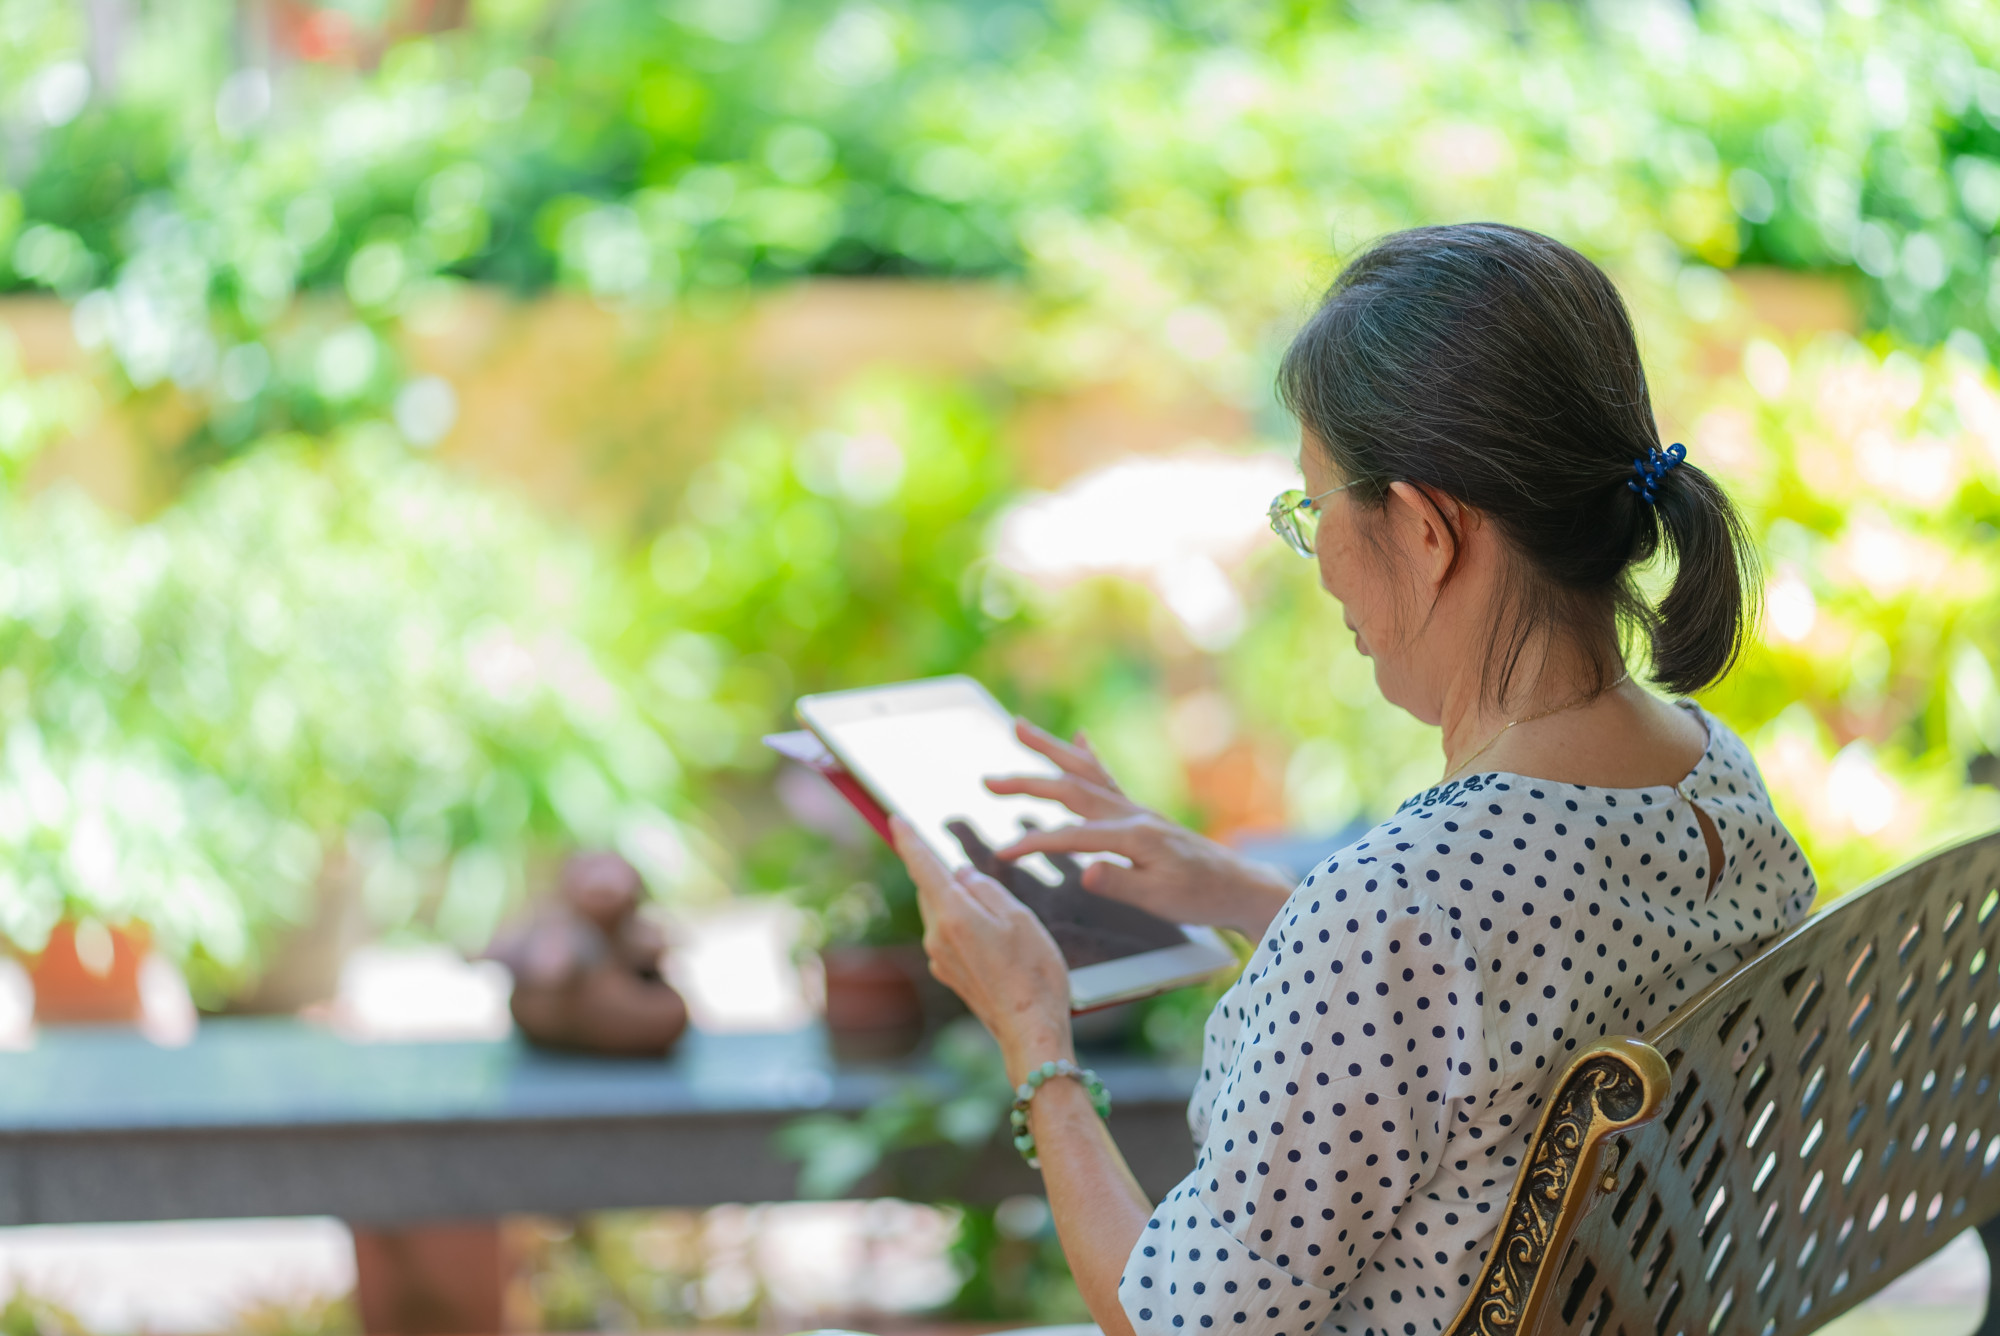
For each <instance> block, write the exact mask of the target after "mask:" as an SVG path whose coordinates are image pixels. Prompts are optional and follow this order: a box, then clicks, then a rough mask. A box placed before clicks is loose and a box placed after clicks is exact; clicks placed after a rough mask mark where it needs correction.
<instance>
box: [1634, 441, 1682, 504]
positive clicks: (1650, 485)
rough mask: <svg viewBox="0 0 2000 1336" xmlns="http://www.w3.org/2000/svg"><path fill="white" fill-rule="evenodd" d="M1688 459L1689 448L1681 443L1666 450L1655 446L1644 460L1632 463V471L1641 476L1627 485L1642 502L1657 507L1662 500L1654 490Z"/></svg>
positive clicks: (1677, 442) (1674, 444) (1675, 443)
mask: <svg viewBox="0 0 2000 1336" xmlns="http://www.w3.org/2000/svg"><path fill="white" fill-rule="evenodd" d="M1687 457H1688V451H1687V447H1686V446H1684V445H1682V444H1681V443H1680V442H1679V441H1675V442H1674V443H1673V444H1672V445H1670V446H1668V447H1667V448H1666V449H1664V450H1662V449H1660V447H1659V446H1657V445H1656V446H1653V447H1652V448H1651V449H1649V450H1647V451H1646V457H1645V458H1644V459H1635V460H1633V461H1632V471H1633V472H1634V473H1636V474H1638V475H1639V476H1638V477H1636V478H1633V479H1631V480H1630V481H1628V482H1627V483H1626V484H1625V485H1626V486H1627V487H1630V488H1631V489H1632V490H1633V491H1635V492H1637V493H1638V494H1639V499H1640V500H1641V501H1644V502H1645V503H1646V504H1647V505H1649V506H1656V505H1658V504H1659V503H1660V498H1659V495H1658V493H1657V492H1656V491H1655V490H1654V489H1655V488H1657V487H1658V486H1659V485H1660V479H1662V478H1664V477H1666V476H1667V475H1668V474H1669V473H1671V472H1673V471H1674V468H1675V467H1676V466H1677V465H1679V464H1680V462H1681V461H1682V460H1684V459H1686V458H1687Z"/></svg>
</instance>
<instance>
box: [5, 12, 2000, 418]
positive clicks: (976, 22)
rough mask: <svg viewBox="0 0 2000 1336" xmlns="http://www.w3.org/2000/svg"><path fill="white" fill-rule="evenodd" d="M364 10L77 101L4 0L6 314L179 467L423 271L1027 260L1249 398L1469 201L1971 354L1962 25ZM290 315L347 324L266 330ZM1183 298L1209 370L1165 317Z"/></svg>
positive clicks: (357, 368)
mask: <svg viewBox="0 0 2000 1336" xmlns="http://www.w3.org/2000/svg"><path fill="white" fill-rule="evenodd" d="M401 10H402V7H401V6H397V5H377V6H367V7H363V8H362V9H354V8H352V7H348V8H345V9H343V8H342V7H339V6H329V7H327V8H326V10H325V11H324V12H326V13H329V14H333V15H335V16H337V17H339V18H341V20H342V22H343V24H344V27H342V28H341V31H345V32H349V33H350V39H349V41H348V42H347V44H346V45H345V46H341V45H339V44H337V43H336V44H334V45H333V46H331V47H327V48H325V49H320V48H310V49H308V48H307V47H305V46H303V45H300V44H297V43H295V45H298V46H300V49H294V50H289V51H287V50H283V49H280V50H276V51H268V50H267V51H265V52H262V53H259V52H258V51H257V48H258V46H259V44H260V43H261V44H263V45H264V46H266V47H269V46H270V45H272V42H271V39H270V37H269V36H268V35H262V36H260V33H259V29H258V26H257V22H256V21H255V20H254V19H253V18H252V17H251V16H252V15H254V14H256V13H257V12H259V11H258V10H257V9H256V7H250V8H242V7H239V6H236V5H233V4H225V3H223V2H222V0H194V2H192V3H188V4H182V5H176V6H172V7H166V6H147V7H143V8H137V9H133V8H130V7H127V8H126V9H124V10H121V11H120V12H121V13H124V14H125V17H124V18H123V19H121V20H118V22H119V23H121V24H123V25H124V28H123V30H120V31H117V32H113V33H109V34H98V39H97V40H98V43H99V45H100V46H105V45H110V46H118V47H121V48H122V49H124V50H126V51H127V52H128V53H129V54H128V55H127V56H126V57H125V58H124V59H123V60H122V61H121V62H120V63H119V65H118V73H117V75H116V78H115V79H113V80H110V81H109V83H110V86H108V87H105V86H97V85H94V83H93V68H96V70H97V72H96V76H95V77H96V79H97V80H99V81H100V83H101V82H102V81H104V77H105V71H104V70H103V68H101V67H102V66H103V65H104V62H103V61H102V60H98V61H97V62H95V66H93V63H92V61H91V60H90V59H89V55H90V53H89V52H87V51H86V50H85V47H86V44H87V41H88V39H89V37H90V34H89V33H87V32H86V31H85V27H84V25H85V19H84V17H83V11H82V10H81V9H78V8H76V7H73V6H70V5H67V4H63V3H59V0H21V3H19V4H16V5H13V6H10V17H9V21H8V23H7V24H6V25H5V27H4V29H0V73H4V74H5V75H6V76H8V78H7V80H6V81H7V82H8V83H9V84H10V85H11V86H14V87H16V88H18V89H19V90H20V96H19V97H18V98H17V99H16V105H15V106H14V107H13V108H12V109H11V112H10V115H11V117H12V119H13V121H14V122H15V124H16V127H17V129H18V130H19V132H20V133H21V135H22V137H23V138H22V148H21V150H20V151H19V152H17V153H16V154H15V155H14V156H15V161H14V164H13V165H12V167H11V169H10V171H9V172H8V176H9V178H10V182H11V189H9V190H7V191H6V192H5V193H4V194H0V286H16V287H23V288H30V289H48V290H53V291H56V292H59V293H61V294H63V295H64V296H66V297H69V298H71V299H74V300H77V301H79V302H81V303H83V306H82V309H81V311H80V314H79V328H80V329H82V330H84V331H86V332H87V333H88V334H89V335H90V336H91V337H93V338H96V339H99V340H102V341H104V342H105V343H106V344H108V345H109V346H110V347H111V348H112V349H113V350H114V351H115V352H116V353H117V355H118V358H119V361H120V363H121V365H122V367H123V368H124V372H125V374H126V376H127V377H128V378H129V379H130V381H131V383H132V384H133V385H134V386H137V387H139V388H141V389H143V388H146V387H149V386H153V385H157V384H160V383H162V382H165V381H168V380H171V381H173V382H175V383H178V384H180V385H182V386H184V387H188V388H191V389H197V390H201V391H204V392H205V393H207V394H208V395H209V396H210V397H211V398H212V400H213V411H212V412H211V413H209V414H208V415H207V416H206V417H205V418H204V419H203V420H202V422H201V424H200V426H199V427H198V429H197V430H196V431H195V433H194V436H193V438H192V439H191V440H190V442H189V444H190V446H191V447H195V448H197V449H221V450H233V449H236V448H240V447H241V446H242V445H244V444H246V443H247V442H249V441H252V440H254V439H257V438H258V437H259V436H260V435H261V434H262V433H264V432H267V431H272V430H283V429H292V428H298V429H303V430H308V431H312V430H321V429H324V428H325V427H327V426H329V425H332V424H333V423H335V422H337V421H340V420H343V419H345V418H348V417H352V416H354V415H355V414H357V413H368V412H379V411H381V410H382V409H383V408H384V407H385V405H387V404H388V403H389V402H390V400H392V399H393V396H394V394H395V392H396V391H397V389H398V385H399V377H398V373H397V369H396V355H395V352H394V340H393V339H387V338H382V337H379V336H381V335H383V334H384V333H386V332H388V331H390V330H391V329H392V328H393V326H394V324H395V322H396V321H397V319H398V317H399V315H400V314H401V313H402V312H403V311H404V310H405V309H406V308H407V306H408V304H409V303H410V302H411V301H412V299H413V298H415V297H417V296H420V295H421V293H422V292H423V291H424V290H425V288H426V286H427V285H430V284H432V283H434V282H437V281H440V280H458V279H471V280H477V281H482V282H495V283H501V284H505V285H508V286H510V287H513V288H515V289H518V290H523V291H527V290H534V289H538V288H541V287H544V286H546V285H548V284H550V283H555V282H565V283H572V284H575V285H577V286H579V287H581V288H584V289H586V290H588V291H591V292H593V293H596V294H598V295H600V296H602V297H605V298H607V299H616V300H660V299H667V298H671V297H674V296H676V295H677V294H681V293H685V292H688V291H694V290H703V289H710V290H716V289H720V290H727V289H732V288H735V287H737V286H739V285H741V284H742V283H744V282H745V281H746V280H748V281H757V282H769V281H777V280H782V279H786V278H790V277H793V276H796V275H800V274H807V273H835V274H910V273H916V274H933V275H940V274H942V275H955V276H989V275H996V274H1010V275H1018V276H1022V277H1025V278H1027V279H1028V280H1029V281H1030V282H1031V284H1032V285H1033V286H1034V288H1035V289H1036V290H1037V292H1038V293H1039V294H1040V295H1041V296H1042V297H1043V298H1044V299H1045V300H1046V301H1047V302H1048V303H1050V304H1051V306H1052V307H1054V308H1057V309H1060V308H1063V307H1066V306H1071V305H1075V304H1078V303H1081V304H1083V305H1085V306H1090V307H1094V308H1098V309H1097V310H1095V311H1094V312H1093V313H1094V314H1100V315H1101V314H1103V313H1104V309H1103V308H1111V309H1113V310H1116V311H1120V312H1122V313H1123V314H1124V315H1125V317H1126V318H1127V319H1128V320H1129V322H1130V328H1131V329H1132V331H1134V332H1135V333H1140V334H1146V333H1150V334H1151V336H1152V337H1154V338H1155V339H1163V340H1164V341H1165V342H1167V343H1170V344H1172V343H1178V344H1180V345H1181V347H1182V351H1184V352H1186V351H1188V350H1189V349H1190V348H1192V349H1193V350H1194V351H1195V352H1196V353H1197V354H1198V355H1196V356H1195V357H1193V358H1192V360H1194V361H1197V362H1199V363H1201V364H1203V366H1204V367H1205V368H1206V371H1207V372H1208V374H1211V375H1214V376H1216V377H1217V378H1218V379H1219V380H1221V381H1225V382H1229V383H1231V384H1232V385H1233V386H1234V388H1236V389H1237V390H1239V391H1240V392H1244V393H1252V394H1256V395H1257V396H1258V397H1260V398H1261V383H1260V380H1259V377H1258V376H1257V375H1255V374H1246V373H1254V371H1255V368H1256V366H1257V365H1258V359H1257V357H1256V356H1255V354H1256V352H1257V351H1258V349H1259V346H1260V341H1261V340H1263V339H1266V338H1268V337H1269V335H1270V332H1271V331H1270V329H1269V322H1270V321H1271V320H1272V319H1274V318H1275V319H1278V320H1280V321H1282V320H1283V319H1285V318H1287V317H1289V316H1290V315H1291V314H1292V311H1293V308H1294V307H1295V304H1296V299H1297V294H1298V292H1299V289H1300V286H1301V283H1302V281H1303V279H1304V277H1305V276H1306V275H1308V274H1310V273H1312V272H1313V271H1314V270H1315V268H1323V267H1324V265H1325V262H1326V259H1327V253H1328V243H1329V242H1330V241H1331V242H1332V243H1333V245H1334V246H1335V247H1345V246H1347V245H1350V244H1352V243H1353V242H1354V241H1356V240H1359V239H1361V238H1364V237H1366V236H1369V235H1372V234H1374V233H1377V232H1380V231H1383V230H1387V229H1389V228H1393V227H1397V226H1403V225H1407V224H1410V223H1415V222H1420V221H1426V220H1430V219H1435V218H1439V217H1453V216H1466V215H1467V214H1487V215H1492V216H1501V217H1506V218H1509V219H1510V220H1514V221H1518V222H1521V223H1524V224H1526V225H1529V226H1536V227H1540V228H1543V229H1544V230H1548V231H1551V232H1554V233H1556V234H1558V235H1562V236H1565V237H1568V238H1570V239H1572V240H1573V241H1576V242H1577V243H1578V244H1580V245H1582V246H1584V247H1585V248H1587V249H1589V250H1590V251H1592V252H1593V253H1594V254H1597V255H1599V256H1600V257H1605V258H1609V259H1612V260H1614V261H1616V260H1619V259H1620V258H1621V257H1632V256H1637V255H1640V254H1642V253H1648V252H1659V253H1660V254H1661V255H1663V256H1664V257H1666V258H1668V259H1671V260H1674V261H1689V262H1695V263H1697V264H1699V265H1701V266H1714V267H1727V266H1731V265H1734V264H1737V263H1739V262H1745V261H1750V262H1768V263H1775V264H1779V265H1783V266H1788V267H1794V268H1802V269H1811V270H1821V271H1823V270H1837V271H1844V272H1848V273H1852V274H1854V275H1855V276H1856V278H1857V279H1858V280H1859V282H1860V283H1861V285H1862V287H1863V289H1864V290H1865V292H1866V293H1867V294H1868V302H1869V305H1870V308H1871V315H1872V317H1873V319H1874V321H1875V322H1876V323H1877V324H1879V325H1881V326H1883V327H1885V328H1889V329H1893V330H1895V331H1896V332H1898V333H1899V334H1901V335H1902V336H1904V337H1906V338H1908V339H1911V340H1913V341H1915V342H1916V343H1918V344H1923V345H1928V344H1931V343H1935V342H1938V341H1940V340H1942V339H1943V338H1944V337H1945V336H1946V334H1948V333H1949V332H1950V331H1951V330H1953V329H1960V328H1962V329H1965V330H1967V331H1969V332H1970V333H1971V334H1973V335H1975V336H1978V337H1980V338H1986V337H1990V336H1991V335H1992V334H1993V331H1994V329H1995V309H1994V301H1993V293H1994V289H1993V287H1992V285H1991V283H1990V282H1989V279H1988V274H1989V259H1988V256H1989V252H1990V250H1991V246H1990V241H1991V238H1992V236H1993V233H1994V229H1995V226H1996V224H2000V129H1996V128H1995V125H1996V120H2000V69H1996V63H2000V33H1996V28H1995V24H1994V22H1993V19H1992V15H1991V13H1990V10H1989V9H1988V7H1986V6H1984V5H1980V4H1976V3H1971V2H1970V0H1956V2H1954V3H1939V4H1934V5H1927V6H1923V7H1921V8H1911V7H1907V6H1889V5H1878V4H1876V3H1873V0H1869V3H1850V4H1839V5H1828V6H1820V5H1770V4H1765V3H1761V2H1760V0H1728V2H1726V3H1712V4H1706V5H1703V6H1701V7H1700V9H1699V11H1698V13H1694V14H1691V13H1690V12H1689V11H1688V10H1686V9H1683V8H1681V7H1680V6H1677V5H1673V4H1669V3H1645V4H1632V5H1610V4H1604V5H1594V6H1571V5H1557V4H1535V5H1525V6H1503V5H1499V4H1491V5H1488V4H1476V3H1475V4H1465V5H1458V6H1443V5H1394V4H1371V5H1366V6H1363V5H1354V6H1348V7H1338V6H1325V5H1307V4H1286V3H1275V2H1273V3H1265V4H1256V5H1239V6H1221V5H1214V4H1210V3H1206V2H1205V0H1171V2H1169V0H1162V2H1161V3H1157V4H1144V5H1142V4H1106V3H1086V2H1085V0H1045V2H1044V3H1013V4H1007V5H999V6H985V5H969V4H965V3H963V2H962V0H903V3H899V4H894V5H886V4H885V5H875V4H861V3H846V2H845V0H840V2H838V3H836V0H807V2H805V3H795V4H786V5H777V4H773V3H768V2H767V0H755V2H752V3H744V4H726V5H725V4H720V3H714V2H712V0H676V3H670V4H655V3H650V2H644V3H642V2H641V0H585V2H583V3H565V4H557V3H553V2H552V0H488V3H483V4H476V5H474V6H473V7H472V11H471V15H472V16H471V21H470V24H469V26H468V27H467V28H466V29H465V30H462V31H454V32H446V33H440V34H434V35H422V34H418V35H407V34H398V33H397V32H396V31H395V30H394V28H393V21H394V19H395V17H396V16H397V15H398V14H399V13H400V12H401ZM107 21H109V20H107ZM280 45H282V44H280ZM245 56H248V57H249V58H248V59H245V58H244V57H245ZM313 56H318V57H319V59H318V60H314V59H313V58H312V57H313ZM368 59H378V64H377V66H376V68H375V69H374V70H373V72H372V73H371V74H370V75H369V76H368V77H367V78H365V79H358V80H357V79H355V78H352V77H350V76H349V75H347V74H346V73H345V72H344V71H343V70H342V69H341V68H340V66H341V65H343V64H346V63H351V62H352V61H354V60H368ZM1690 281H1692V282H1697V283H1698V282H1699V281H1700V280H1699V277H1698V276H1697V278H1695V279H1693V280H1690ZM302 292H315V293H328V294H339V295H341V296H342V297H344V298H345V302H344V305H345V306H346V307H347V308H348V309H350V310H351V311H352V314H353V317H354V318H355V319H357V320H358V321H359V323H358V324H338V326H337V327H329V326H327V325H326V324H324V323H322V324H320V325H319V326H317V327H314V324H313V322H311V321H306V322H300V321H298V320H296V319H295V318H293V317H292V314H291V313H292V310H293V300H294V298H295V297H296V296H297V295H298V294H299V293H302ZM1185 301H1197V302H1199V303H1202V304H1204V305H1205V306H1206V307H1208V308H1210V309H1211V311H1212V312H1213V313H1218V314H1220V315H1221V334H1220V341H1221V342H1222V343H1224V344H1229V345H1234V346H1233V347H1230V348H1229V349H1228V352H1229V353H1230V354H1232V355H1217V349H1215V348H1213V347H1210V346H1208V345H1210V344H1211V343H1214V342H1216V340H1215V339H1214V338H1211V336H1210V335H1209V334H1207V333H1205V332H1203V331H1202V330H1201V329H1200V328H1199V322H1195V323H1193V324H1190V323H1189V322H1186V321H1184V322H1182V328H1181V329H1180V330H1178V331H1177V332H1176V331H1161V330H1160V329H1158V328H1157V325H1158V321H1157V318H1156V317H1157V316H1159V315H1160V314H1161V313H1162V312H1163V311H1164V310H1166V309H1170V306H1177V305H1179V304H1181V303H1182V302H1185ZM1223 313H1226V314H1223ZM253 346H254V347H257V348H259V349H261V350H262V351H261V352H255V353H253V352H249V351H246V349H247V348H250V347H253ZM1050 351H1051V353H1053V354H1055V355H1054V356H1052V357H1051V358H1050V359H1049V366H1048V367H1047V368H1045V369H1049V370H1053V371H1055V372H1056V373H1057V374H1062V373H1067V372H1074V371H1075V370H1077V369H1078V367H1077V364H1076V362H1075V360H1074V359H1073V357H1071V356H1070V354H1072V353H1074V352H1075V351H1076V349H1075V348H1073V347H1060V349H1059V351H1058V349H1057V348H1052V349H1051V350H1050ZM1246 355H1247V356H1248V360H1247V361H1246V360H1245V356H1246ZM232 359H233V360H232Z"/></svg>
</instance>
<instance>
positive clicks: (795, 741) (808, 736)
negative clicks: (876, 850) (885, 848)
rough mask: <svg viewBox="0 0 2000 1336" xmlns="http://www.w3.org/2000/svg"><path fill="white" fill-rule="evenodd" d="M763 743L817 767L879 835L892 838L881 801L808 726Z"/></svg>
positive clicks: (774, 735) (769, 737)
mask: <svg viewBox="0 0 2000 1336" xmlns="http://www.w3.org/2000/svg"><path fill="white" fill-rule="evenodd" d="M764 745H765V746H766V747H769V748H770V749H771V750H772V751H774V752H776V753H778V755H780V756H782V757H784V758H785V759H786V760H788V761H797V762H798V763H799V764H800V765H802V766H804V767H806V769H808V770H816V771H818V772H819V773H820V774H821V775H823V776H825V778H826V782H827V783H829V784H831V785H833V787H834V788H836V789H838V790H839V791H840V796H841V797H843V798H845V799H847V801H848V802H849V803H851V804H853V807H854V810H855V811H857V812H859V813H861V817H862V819H863V820H864V821H866V822H867V823H868V824H869V825H870V826H871V827H873V828H874V831H875V833H876V834H877V835H880V836H881V837H882V838H883V839H884V840H887V839H888V838H889V814H888V813H887V812H885V811H883V810H882V804H880V803H878V802H876V801H875V800H874V799H873V798H871V797H870V796H869V795H868V790H867V789H864V788H862V787H861V781H860V780H858V779H856V778H855V777H854V775H853V774H852V773H851V772H850V771H849V770H848V768H847V767H846V766H844V765H842V764H841V763H840V762H839V760H838V759H836V758H835V756H834V754H833V753H832V752H830V751H828V750H827V749H826V744H825V743H824V742H821V741H820V740H819V738H818V736H817V735H815V734H813V733H809V732H807V731H806V730H805V729H803V728H801V729H797V730H795V731H793V732H790V733H768V734H766V735H765V737H764Z"/></svg>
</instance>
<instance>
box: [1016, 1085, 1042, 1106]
mask: <svg viewBox="0 0 2000 1336" xmlns="http://www.w3.org/2000/svg"><path fill="white" fill-rule="evenodd" d="M1039 1084H1041V1083H1040V1082H1039V1081H1036V1082H1028V1081H1023V1082H1022V1083H1021V1084H1020V1085H1019V1086H1017V1087H1015V1089H1014V1098H1015V1099H1018V1100H1020V1101H1021V1102H1022V1103H1023V1104H1025V1103H1027V1102H1028V1101H1029V1100H1031V1099H1033V1098H1034V1097H1035V1087H1036V1086H1037V1085H1039Z"/></svg>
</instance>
